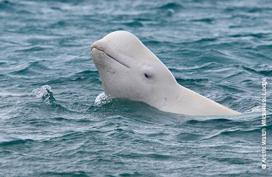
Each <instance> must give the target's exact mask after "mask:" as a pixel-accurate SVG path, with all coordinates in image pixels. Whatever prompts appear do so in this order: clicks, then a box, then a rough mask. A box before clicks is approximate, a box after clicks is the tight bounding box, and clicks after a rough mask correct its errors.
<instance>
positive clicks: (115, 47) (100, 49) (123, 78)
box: [91, 31, 177, 107]
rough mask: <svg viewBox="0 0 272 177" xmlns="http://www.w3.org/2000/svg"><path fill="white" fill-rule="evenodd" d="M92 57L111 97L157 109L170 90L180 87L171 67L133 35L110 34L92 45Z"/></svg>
mask: <svg viewBox="0 0 272 177" xmlns="http://www.w3.org/2000/svg"><path fill="white" fill-rule="evenodd" d="M91 54H92V59H93V61H94V63H95V66H96V68H97V69H98V72H99V75H100V79H101V81H102V87H103V89H104V91H105V93H106V94H107V95H108V96H110V97H111V98H124V99H129V100H134V101H141V102H145V103H147V104H149V105H153V106H154V105H157V104H161V103H163V101H162V100H166V99H167V96H166V94H165V93H166V92H167V90H168V88H172V87H173V85H176V84H177V82H176V80H175V78H174V76H173V75H172V73H171V72H170V71H169V70H168V68H167V67H166V66H165V65H164V64H163V63H162V62H161V61H160V60H159V59H158V58H157V57H156V56H155V55H154V54H153V53H152V52H151V51H150V50H149V49H148V48H147V47H146V46H145V45H144V44H143V43H142V42H141V41H140V40H139V39H138V38H137V37H136V36H135V35H133V34H132V33H130V32H127V31H115V32H112V33H109V34H108V35H106V36H105V37H103V38H102V39H100V40H98V41H96V42H94V43H93V44H92V45H91ZM155 107H156V106H155Z"/></svg>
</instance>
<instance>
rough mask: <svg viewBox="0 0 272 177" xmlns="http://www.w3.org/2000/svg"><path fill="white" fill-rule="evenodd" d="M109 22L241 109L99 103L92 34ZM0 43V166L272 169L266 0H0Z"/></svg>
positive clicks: (192, 171) (95, 171)
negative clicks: (197, 111)
mask: <svg viewBox="0 0 272 177" xmlns="http://www.w3.org/2000/svg"><path fill="white" fill-rule="evenodd" d="M114 30H128V31H130V32H132V33H134V34H135V35H137V36H138V37H139V38H140V39H141V40H142V41H143V43H144V44H145V45H146V46H148V47H149V48H150V49H151V50H152V51H153V52H154V53H155V54H156V55H157V56H158V57H159V58H160V59H161V60H162V61H163V62H164V63H165V64H166V65H167V66H168V67H169V68H170V70H171V71H172V72H173V74H174V76H175V77H176V79H177V80H178V82H179V83H180V84H182V85H184V86H186V87H188V88H190V89H192V90H195V91H197V92H199V93H201V94H203V95H205V96H207V97H209V98H211V99H214V100H216V101H218V102H219V103H221V104H224V105H226V106H229V107H231V108H232V109H235V110H238V111H240V112H243V114H242V115H241V116H238V117H216V118H211V117H205V118H203V117H188V116H182V115H175V114H170V113H163V112H160V111H158V110H156V109H154V108H151V107H149V106H147V105H145V104H142V103H134V102H129V101H126V100H114V101H111V102H109V103H106V104H100V105H96V104H95V103H94V101H95V99H96V97H97V95H99V94H100V93H101V92H103V90H102V88H101V82H100V80H99V75H98V72H97V70H96V68H95V66H94V64H93V62H92V61H91V58H90V44H91V43H92V42H94V41H95V40H97V39H99V38H101V37H103V36H104V35H106V34H107V33H109V32H112V31H114ZM0 44H1V45H0V176H14V177H15V176H18V177H19V176H20V177H21V176H23V177H30V176H33V177H36V176H175V177H180V176H181V177H195V176H212V177H218V176H226V177H228V176H245V177H248V176H250V177H251V176H258V177H259V176H270V175H271V168H272V166H271V164H272V148H271V143H272V138H271V137H272V121H271V118H272V115H271V113H270V112H271V111H272V109H271V103H272V99H271V93H272V91H271V86H272V85H271V77H272V2H271V1H268V0H250V1H236V0H230V1H213V0H207V1H202V0H186V1H182V2H178V1H165V2H159V1H145V0H139V1H135V2H134V1H131V2H129V1H126V0H118V1H87V0H70V1H64V0H59V1H54V0H51V1H49V0H48V1H30V0H21V1H16V0H4V1H3V0H1V1H0ZM264 77H266V78H267V79H268V86H267V127H266V130H267V167H268V168H267V169H266V170H262V169H261V113H260V109H261V94H262V86H261V81H262V78H264Z"/></svg>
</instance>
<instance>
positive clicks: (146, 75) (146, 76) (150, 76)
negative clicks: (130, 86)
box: [144, 73, 152, 79]
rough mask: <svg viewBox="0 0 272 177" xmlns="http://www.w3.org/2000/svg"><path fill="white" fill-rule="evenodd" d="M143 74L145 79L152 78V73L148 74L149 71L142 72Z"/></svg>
mask: <svg viewBox="0 0 272 177" xmlns="http://www.w3.org/2000/svg"><path fill="white" fill-rule="evenodd" d="M144 76H145V78H147V79H150V78H152V75H151V74H149V73H144Z"/></svg>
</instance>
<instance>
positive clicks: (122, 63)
mask: <svg viewBox="0 0 272 177" xmlns="http://www.w3.org/2000/svg"><path fill="white" fill-rule="evenodd" d="M92 49H96V50H98V51H100V52H103V53H104V54H105V55H106V56H107V57H109V58H111V59H112V60H114V61H116V62H117V63H119V64H120V65H123V66H125V67H126V68H130V66H128V65H127V64H125V63H124V62H121V61H120V60H118V59H116V58H114V57H113V56H111V55H110V54H108V53H106V52H105V51H104V50H101V49H98V48H96V47H93V48H92Z"/></svg>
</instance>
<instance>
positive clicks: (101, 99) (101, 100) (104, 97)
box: [94, 92, 111, 106]
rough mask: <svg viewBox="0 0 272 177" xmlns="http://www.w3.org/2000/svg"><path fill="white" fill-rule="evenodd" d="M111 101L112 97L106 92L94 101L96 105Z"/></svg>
mask: <svg viewBox="0 0 272 177" xmlns="http://www.w3.org/2000/svg"><path fill="white" fill-rule="evenodd" d="M109 102H111V98H110V97H109V96H107V95H106V94H105V92H102V93H100V94H99V95H98V96H97V97H96V98H95V101H94V105H95V106H101V105H104V104H107V103H109Z"/></svg>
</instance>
